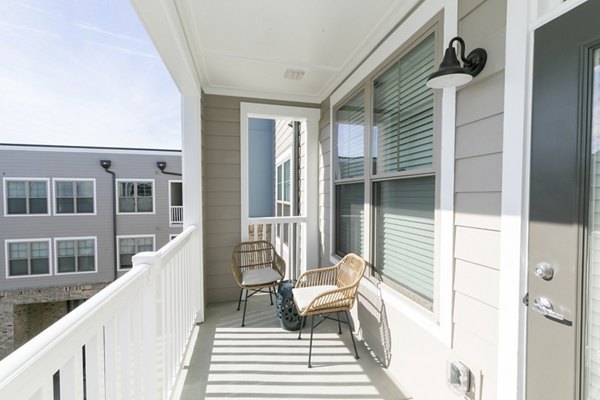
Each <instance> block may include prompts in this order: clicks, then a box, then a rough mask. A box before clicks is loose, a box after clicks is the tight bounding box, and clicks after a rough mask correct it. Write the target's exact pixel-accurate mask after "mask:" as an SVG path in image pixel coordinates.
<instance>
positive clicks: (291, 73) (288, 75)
mask: <svg viewBox="0 0 600 400" xmlns="http://www.w3.org/2000/svg"><path fill="white" fill-rule="evenodd" d="M283 77H284V78H285V79H290V80H292V81H299V80H301V79H302V78H303V77H304V71H300V70H297V69H287V70H285V74H283Z"/></svg>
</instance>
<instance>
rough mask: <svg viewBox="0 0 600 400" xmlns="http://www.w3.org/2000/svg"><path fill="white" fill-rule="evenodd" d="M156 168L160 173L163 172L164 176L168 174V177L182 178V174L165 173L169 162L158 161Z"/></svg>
mask: <svg viewBox="0 0 600 400" xmlns="http://www.w3.org/2000/svg"><path fill="white" fill-rule="evenodd" d="M156 168H158V169H160V172H162V173H163V174H166V175H175V176H181V174H180V173H179V172H169V171H165V169H166V168H167V162H166V161H157V162H156Z"/></svg>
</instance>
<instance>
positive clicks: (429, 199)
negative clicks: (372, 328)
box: [375, 176, 435, 302]
mask: <svg viewBox="0 0 600 400" xmlns="http://www.w3.org/2000/svg"><path fill="white" fill-rule="evenodd" d="M375 201H376V212H375V265H376V266H377V268H378V270H379V272H380V273H381V275H382V276H383V278H384V280H391V281H392V282H394V283H396V284H398V285H401V286H402V287H404V288H406V289H409V290H410V291H411V292H414V293H416V294H417V295H419V296H420V297H422V298H424V299H425V300H427V301H429V302H431V301H433V272H434V271H433V257H434V253H433V252H434V230H435V226H434V212H435V178H434V177H433V176H427V177H422V178H410V179H394V180H387V181H382V182H377V183H376V184H375Z"/></svg>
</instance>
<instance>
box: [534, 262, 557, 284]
mask: <svg viewBox="0 0 600 400" xmlns="http://www.w3.org/2000/svg"><path fill="white" fill-rule="evenodd" d="M533 272H534V273H535V276H537V277H539V278H542V279H543V280H545V281H549V280H551V279H552V277H553V276H554V268H553V267H552V265H550V264H549V263H547V262H544V261H542V262H539V263H537V264H535V266H534V267H533Z"/></svg>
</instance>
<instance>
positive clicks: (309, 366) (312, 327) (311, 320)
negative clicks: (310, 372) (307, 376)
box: [308, 315, 315, 368]
mask: <svg viewBox="0 0 600 400" xmlns="http://www.w3.org/2000/svg"><path fill="white" fill-rule="evenodd" d="M314 330H315V316H314V315H311V316H310V344H309V345H308V368H312V365H311V363H310V357H311V355H312V340H313V331H314Z"/></svg>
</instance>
